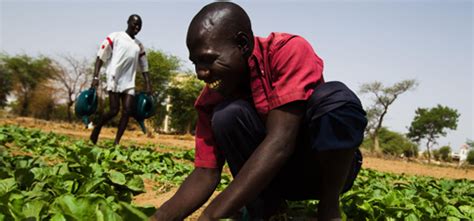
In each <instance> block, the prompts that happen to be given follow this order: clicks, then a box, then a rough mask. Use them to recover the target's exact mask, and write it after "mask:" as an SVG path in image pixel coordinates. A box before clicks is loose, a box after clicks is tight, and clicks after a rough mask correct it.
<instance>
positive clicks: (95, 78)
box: [91, 56, 104, 88]
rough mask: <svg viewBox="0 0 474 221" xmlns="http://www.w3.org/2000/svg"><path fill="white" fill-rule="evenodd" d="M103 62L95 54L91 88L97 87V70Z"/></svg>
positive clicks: (98, 70)
mask: <svg viewBox="0 0 474 221" xmlns="http://www.w3.org/2000/svg"><path fill="white" fill-rule="evenodd" d="M103 63H104V62H103V61H102V60H101V59H100V58H99V56H97V58H96V59H95V65H94V75H93V76H92V84H91V87H92V88H97V86H99V72H100V68H101V67H102V64H103Z"/></svg>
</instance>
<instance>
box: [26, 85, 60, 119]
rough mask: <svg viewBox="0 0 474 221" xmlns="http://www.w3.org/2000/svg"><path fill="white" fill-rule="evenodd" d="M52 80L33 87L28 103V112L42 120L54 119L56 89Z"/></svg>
mask: <svg viewBox="0 0 474 221" xmlns="http://www.w3.org/2000/svg"><path fill="white" fill-rule="evenodd" d="M51 85H52V82H44V83H43V84H41V85H38V86H37V87H36V88H35V91H34V93H32V96H33V97H32V98H31V101H30V104H29V112H30V115H32V116H33V117H34V118H40V119H44V120H52V119H56V116H55V114H56V109H57V106H58V97H57V94H58V93H57V89H56V88H54V87H53V86H51Z"/></svg>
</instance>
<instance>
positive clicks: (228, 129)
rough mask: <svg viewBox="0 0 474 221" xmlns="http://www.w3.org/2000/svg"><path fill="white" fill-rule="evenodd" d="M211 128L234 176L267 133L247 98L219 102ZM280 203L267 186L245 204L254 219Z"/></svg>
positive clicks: (267, 214)
mask: <svg viewBox="0 0 474 221" xmlns="http://www.w3.org/2000/svg"><path fill="white" fill-rule="evenodd" d="M212 129H213V133H214V136H215V139H216V142H217V145H218V148H219V150H221V151H222V152H223V153H224V157H225V159H226V161H227V164H228V165H229V168H230V171H231V173H232V175H233V176H234V177H235V176H236V175H237V174H238V172H239V171H240V169H241V168H242V166H243V165H244V164H245V162H246V161H247V159H248V158H249V157H250V155H251V154H252V153H253V151H254V150H255V149H256V148H257V147H258V145H259V144H260V143H261V142H262V141H263V139H264V138H265V135H266V129H265V125H264V124H263V122H262V121H261V120H260V118H259V116H258V114H257V112H256V111H255V109H254V108H253V107H252V106H251V104H250V103H249V102H247V101H244V100H236V101H232V102H226V103H223V104H220V105H218V106H217V107H216V108H215V109H214V114H213V117H212ZM280 203H281V200H280V198H278V197H276V196H275V195H274V194H273V192H272V191H271V190H270V188H267V189H265V190H264V191H263V192H262V193H261V194H260V196H259V197H258V198H257V199H255V200H254V201H253V202H251V203H249V204H247V205H246V208H247V210H248V212H249V215H250V217H251V218H252V220H258V219H264V218H266V217H268V216H270V215H271V214H272V213H273V212H275V211H274V210H276V207H278V206H279V205H280Z"/></svg>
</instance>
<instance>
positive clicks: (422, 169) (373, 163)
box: [0, 118, 474, 220]
mask: <svg viewBox="0 0 474 221" xmlns="http://www.w3.org/2000/svg"><path fill="white" fill-rule="evenodd" d="M4 124H12V125H18V126H21V127H27V128H37V129H41V130H42V131H45V132H49V131H51V132H54V133H58V134H63V135H67V136H71V137H75V138H78V139H88V137H89V134H90V132H91V131H90V130H89V129H86V128H85V127H84V125H82V124H68V123H55V122H48V121H43V120H37V119H32V118H0V125H4ZM129 125H130V127H129V129H128V130H127V131H126V132H125V134H124V136H123V138H122V143H121V144H123V145H127V144H131V143H134V144H154V145H156V146H158V145H159V144H161V145H165V146H172V147H176V148H177V149H189V148H193V145H194V141H193V137H192V136H191V135H184V136H178V135H164V134H151V136H150V135H149V136H147V135H144V134H143V133H142V132H141V131H140V130H139V129H138V126H136V125H137V124H136V123H135V122H134V121H133V120H132V121H131V123H130V124H129ZM115 132H116V128H103V130H102V132H101V134H100V138H99V139H113V138H114V137H115ZM157 151H170V149H169V148H168V149H166V150H163V149H160V148H157ZM363 167H364V168H370V169H374V170H378V171H382V172H391V173H399V174H407V175H421V176H431V177H436V178H452V179H461V178H466V179H470V180H474V169H473V168H472V167H470V168H456V167H454V166H450V165H428V164H425V163H419V162H412V161H406V160H400V159H384V158H378V157H373V156H370V155H366V156H364V164H363ZM145 187H146V190H147V192H146V193H144V194H141V195H139V196H137V197H136V198H135V202H136V203H137V204H142V205H145V204H149V205H154V206H160V205H161V204H162V203H163V202H164V201H166V200H167V199H168V198H169V197H171V196H172V195H173V193H174V192H175V191H176V189H171V190H168V191H164V190H160V189H159V188H156V187H155V185H154V184H153V183H152V182H151V181H145ZM197 214H199V211H198V212H196V213H195V214H193V216H191V217H190V218H189V220H195V219H196V217H197Z"/></svg>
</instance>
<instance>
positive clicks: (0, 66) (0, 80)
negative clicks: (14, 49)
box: [0, 54, 13, 108]
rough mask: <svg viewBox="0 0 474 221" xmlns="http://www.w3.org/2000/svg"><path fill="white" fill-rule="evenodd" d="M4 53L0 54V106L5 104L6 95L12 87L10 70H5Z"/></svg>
mask: <svg viewBox="0 0 474 221" xmlns="http://www.w3.org/2000/svg"><path fill="white" fill-rule="evenodd" d="M4 57H5V55H3V54H2V55H0V85H2V86H1V87H0V108H3V107H5V105H6V104H7V97H8V95H9V94H10V92H11V91H12V89H13V79H12V75H11V72H9V71H8V70H7V68H6V67H5V63H4Z"/></svg>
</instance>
